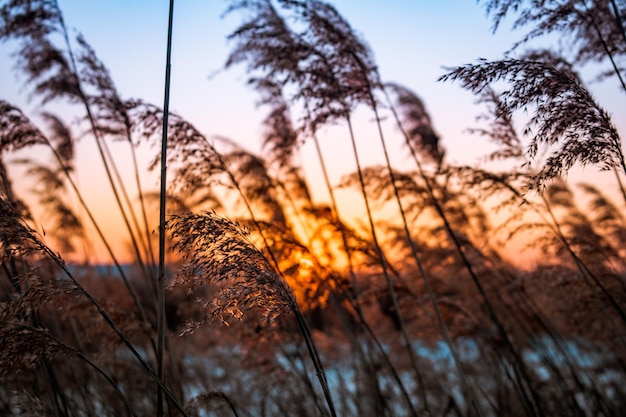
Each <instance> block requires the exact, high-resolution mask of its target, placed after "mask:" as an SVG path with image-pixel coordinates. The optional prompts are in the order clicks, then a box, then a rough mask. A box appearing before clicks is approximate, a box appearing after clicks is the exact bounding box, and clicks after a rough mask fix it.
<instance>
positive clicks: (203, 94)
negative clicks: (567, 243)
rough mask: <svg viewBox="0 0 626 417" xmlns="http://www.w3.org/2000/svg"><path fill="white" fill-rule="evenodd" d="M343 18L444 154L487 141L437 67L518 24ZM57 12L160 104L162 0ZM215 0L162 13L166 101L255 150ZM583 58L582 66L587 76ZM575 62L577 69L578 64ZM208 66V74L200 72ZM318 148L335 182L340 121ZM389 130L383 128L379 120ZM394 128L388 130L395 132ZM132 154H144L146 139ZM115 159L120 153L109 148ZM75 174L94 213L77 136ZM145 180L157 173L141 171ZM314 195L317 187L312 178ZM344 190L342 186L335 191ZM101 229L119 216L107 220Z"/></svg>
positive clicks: (21, 95) (615, 108)
mask: <svg viewBox="0 0 626 417" xmlns="http://www.w3.org/2000/svg"><path fill="white" fill-rule="evenodd" d="M332 3H333V4H334V5H335V6H336V7H337V9H338V10H339V12H340V13H342V14H343V16H344V17H345V18H346V19H347V20H348V21H349V22H350V23H351V24H352V26H353V28H354V29H355V30H356V31H357V33H359V34H360V35H361V36H362V37H363V38H364V39H365V40H366V41H367V42H368V43H369V45H370V47H371V48H372V50H373V52H374V55H375V57H376V60H377V63H378V65H379V69H380V73H381V76H382V77H383V79H384V80H385V81H394V82H398V83H400V84H403V85H405V86H407V87H409V88H410V89H412V90H413V91H415V92H416V93H417V94H418V95H419V96H420V97H421V98H422V99H423V100H424V102H425V104H426V106H427V109H428V110H429V112H430V114H431V116H432V119H433V123H434V126H435V128H436V130H437V131H438V132H439V133H440V135H441V137H442V144H443V146H444V147H445V148H446V151H447V158H448V161H449V162H456V163H463V164H476V163H478V161H479V159H480V157H481V156H483V155H485V154H486V153H487V152H488V151H489V149H490V148H489V144H488V143H487V142H486V141H485V140H484V139H480V138H475V137H472V136H470V135H469V134H467V133H466V132H465V129H467V128H469V127H472V126H475V125H476V122H475V118H476V116H478V115H479V113H480V112H481V109H480V108H478V107H476V106H475V105H474V104H473V103H474V101H475V97H473V96H472V94H471V93H469V92H467V91H465V90H463V89H462V88H461V87H460V86H459V85H458V84H451V83H446V84H443V83H440V82H437V78H438V77H439V76H441V75H442V74H444V73H445V72H446V70H445V67H452V66H455V65H461V64H465V63H470V62H474V61H475V60H476V59H477V58H479V57H480V58H487V59H498V58H501V57H502V56H503V53H504V52H505V51H507V50H508V49H509V48H510V47H511V46H512V45H513V43H514V42H515V41H516V40H518V39H520V38H521V37H522V35H523V33H522V32H519V31H518V32H511V31H510V30H509V25H506V24H504V25H503V26H502V27H501V29H500V30H499V31H498V32H497V33H496V34H495V35H494V34H493V33H492V31H491V22H490V21H489V19H488V18H487V16H486V14H485V10H484V8H483V7H482V5H478V4H476V2H475V1H473V0H437V1H428V0H393V1H387V2H383V1H380V0H337V1H334V2H332ZM59 4H60V6H61V8H62V10H63V12H64V16H65V19H66V23H67V25H68V26H69V27H71V28H73V30H78V31H80V32H81V33H83V35H84V36H85V38H86V39H87V41H88V42H89V43H90V44H91V45H92V46H93V48H94V49H95V51H96V53H97V54H98V56H99V57H100V59H101V60H102V61H103V62H104V63H105V64H106V65H107V67H108V68H109V70H110V72H111V75H112V77H113V79H114V81H115V83H116V85H117V87H118V90H119V91H120V92H121V94H122V96H123V97H124V98H134V97H138V98H143V99H145V100H147V101H150V102H153V103H155V104H158V105H162V102H163V80H164V65H165V43H166V31H167V12H168V6H169V2H168V1H166V0H149V1H148V0H133V1H128V0H106V1H105V0H102V1H100V0H90V1H85V0H59ZM226 5H227V2H226V1H218V0H214V1H199V0H187V1H178V2H176V5H175V13H174V35H173V40H174V42H173V61H172V63H173V65H172V90H171V102H170V103H171V104H170V106H171V109H172V110H173V111H175V112H177V113H179V114H181V115H183V116H184V117H186V118H187V119H188V120H189V121H191V122H192V123H194V124H195V125H196V127H198V128H199V130H200V131H202V132H203V133H205V134H207V135H222V136H227V137H230V138H232V139H234V140H236V141H237V142H239V143H241V144H243V145H244V146H245V147H247V148H248V149H251V150H253V151H259V150H260V137H261V134H262V127H261V124H260V122H261V120H262V119H263V117H264V116H265V110H264V109H259V108H257V107H256V101H257V99H258V95H257V94H256V93H255V92H253V91H252V90H251V89H249V88H248V87H247V86H246V85H245V79H246V74H245V71H244V68H235V69H234V70H229V71H227V72H225V71H223V70H222V68H223V64H224V62H225V59H226V56H227V55H228V52H229V44H228V42H227V40H226V38H225V37H226V35H227V34H228V33H229V32H230V31H231V30H232V29H233V28H234V27H235V26H236V25H237V23H238V22H239V21H240V17H239V15H228V16H226V17H222V14H223V11H224V9H225V8H226ZM12 46H13V45H10V44H4V45H0V56H1V57H2V59H1V60H0V90H1V91H0V96H2V98H4V99H6V100H8V101H9V102H11V103H13V104H16V105H18V106H20V107H22V108H23V109H24V110H25V111H26V112H27V113H28V114H34V113H33V111H34V110H36V109H37V107H36V105H35V104H36V103H28V101H27V94H26V93H27V91H28V90H24V88H23V87H22V85H21V83H20V79H19V77H18V78H16V75H15V73H14V71H13V70H12V62H13V59H12V58H11V56H10V53H11V50H12ZM593 73H594V69H593V68H591V69H590V70H589V71H588V74H589V77H587V78H588V79H591V78H592V76H591V75H592V74H593ZM584 74H585V73H583V75H584ZM209 76H210V77H209ZM592 91H593V92H594V94H595V95H596V97H597V99H598V100H599V101H600V103H602V104H603V105H605V106H606V108H607V109H608V110H609V112H610V113H612V114H613V115H614V120H615V123H616V124H617V126H618V128H619V129H620V130H621V131H622V132H623V131H626V130H625V129H626V106H624V99H625V98H626V97H625V96H624V94H623V93H622V92H620V90H619V87H618V84H617V81H616V80H614V79H610V80H608V81H606V82H604V83H595V84H593V85H592ZM48 109H49V110H53V111H57V112H60V113H61V114H64V112H68V110H67V106H59V105H57V104H55V103H52V105H51V106H49V107H48ZM371 118H372V115H371V114H367V113H363V114H360V113H359V115H358V116H357V121H359V124H358V125H357V127H356V131H357V132H356V133H357V138H361V141H360V144H359V152H360V154H361V156H362V158H363V163H364V164H366V165H367V164H379V163H383V160H382V156H381V152H380V148H379V147H378V145H377V141H378V139H377V137H376V136H371V135H373V134H374V133H375V132H374V129H373V125H371V124H369V123H368V121H369V120H371ZM323 133H324V134H325V135H326V137H325V138H323V139H322V140H323V142H322V143H323V145H325V147H324V149H325V151H324V152H325V156H326V157H327V158H328V160H329V169H330V173H331V176H332V178H333V181H334V182H335V183H336V182H337V181H338V180H339V178H340V177H341V175H342V174H345V173H348V172H352V171H353V170H354V165H353V164H352V162H351V161H352V157H351V156H350V150H349V149H350V148H349V142H348V139H347V136H346V130H345V127H344V126H338V127H337V128H332V129H327V131H325V132H323ZM390 134H394V132H393V131H390ZM396 136H397V134H396ZM400 143H401V142H400V140H399V138H397V141H395V142H394V141H392V142H391V148H392V159H393V160H394V163H395V164H397V165H398V166H402V165H403V164H404V163H405V162H407V158H406V155H405V154H406V152H404V151H403V150H402V147H401V144H400ZM148 151H149V152H148V153H146V154H145V155H144V157H145V158H144V160H143V162H145V161H147V160H148V159H149V157H152V156H153V155H154V152H155V151H156V150H155V149H149V150H148ZM119 152H120V153H119V158H120V159H119V161H121V164H120V165H121V166H124V165H126V164H127V163H130V162H129V159H128V158H127V157H126V156H125V151H124V150H123V149H122V148H120V149H119ZM78 160H79V169H78V173H79V181H80V183H81V186H82V187H83V188H84V189H85V194H86V196H87V198H88V200H89V201H91V202H92V204H93V205H94V206H96V207H97V208H96V212H97V213H98V214H99V216H101V217H102V218H103V219H104V218H105V217H106V216H107V213H110V212H111V211H112V208H111V207H110V204H111V203H106V202H103V200H102V198H103V197H106V198H107V200H106V201H109V202H110V201H112V200H111V199H110V196H107V191H106V190H107V189H108V186H107V185H106V183H105V182H104V181H103V178H104V175H103V171H102V170H101V168H99V167H100V163H99V161H98V160H97V158H96V152H95V150H94V147H93V144H91V143H90V141H89V139H85V140H83V141H81V145H80V147H79V149H78ZM302 164H303V166H304V168H305V170H306V172H307V174H308V175H309V176H310V177H311V178H316V177H319V169H318V167H317V163H316V159H315V154H314V153H313V152H312V148H311V147H310V146H308V145H305V147H304V149H303V151H302ZM596 171H597V169H595V168H588V169H587V170H586V171H585V174H584V175H585V178H589V176H592V177H593V178H594V179H595V181H596V183H597V182H598V181H600V182H602V181H607V186H610V184H609V182H611V181H612V177H611V176H610V175H597V174H596ZM145 186H146V188H147V189H153V190H156V189H157V188H158V179H157V178H156V177H152V178H150V179H149V180H147V181H146V184H145ZM319 189H320V191H319V192H318V194H317V195H316V197H318V198H319V199H321V200H324V199H326V195H325V193H324V191H323V189H322V188H321V187H320V188H319ZM346 198H347V197H346ZM107 221H108V222H109V223H107V224H110V225H111V226H110V230H111V229H116V228H119V222H117V223H115V222H114V221H113V220H107Z"/></svg>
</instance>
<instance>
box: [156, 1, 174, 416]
mask: <svg viewBox="0 0 626 417" xmlns="http://www.w3.org/2000/svg"><path fill="white" fill-rule="evenodd" d="M173 21H174V0H170V8H169V17H168V22H167V57H166V63H165V93H164V99H163V129H162V133H163V136H162V138H161V190H160V196H159V280H158V290H157V300H158V311H157V338H158V341H157V377H158V379H159V381H161V382H163V362H164V361H163V357H164V351H165V212H166V210H165V209H166V200H167V199H166V194H167V178H166V175H167V129H168V121H169V118H168V116H169V107H170V83H171V77H170V75H171V71H172V28H173ZM157 416H158V417H163V392H162V390H161V387H160V386H159V390H158V393H157Z"/></svg>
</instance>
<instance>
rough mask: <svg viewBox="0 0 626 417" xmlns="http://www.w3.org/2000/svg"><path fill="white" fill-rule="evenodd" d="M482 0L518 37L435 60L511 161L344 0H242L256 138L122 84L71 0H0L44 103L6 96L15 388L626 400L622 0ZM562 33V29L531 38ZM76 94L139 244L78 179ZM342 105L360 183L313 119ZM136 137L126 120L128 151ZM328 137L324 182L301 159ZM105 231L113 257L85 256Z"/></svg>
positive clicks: (552, 403)
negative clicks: (462, 139) (160, 214)
mask: <svg viewBox="0 0 626 417" xmlns="http://www.w3.org/2000/svg"><path fill="white" fill-rule="evenodd" d="M479 3H480V4H479V6H483V7H485V8H486V10H487V13H488V15H489V16H490V17H491V19H492V21H493V29H494V31H497V30H499V26H500V24H501V23H502V22H504V21H505V20H509V19H511V20H512V21H513V24H514V25H515V27H516V29H517V30H519V31H520V32H521V33H522V34H521V40H520V42H519V43H518V44H516V45H513V47H512V49H511V51H510V52H509V54H508V55H507V58H505V59H503V60H500V61H486V60H478V61H477V62H476V63H474V64H468V65H463V66H459V67H457V68H451V69H449V70H448V71H447V73H445V74H442V76H441V79H440V81H441V82H456V83H458V84H460V85H461V86H462V87H464V88H466V89H468V90H470V91H472V92H474V93H475V94H476V97H477V109H478V110H476V112H477V113H480V112H483V114H482V115H480V116H479V121H480V122H479V123H478V125H479V127H469V128H470V129H471V131H472V132H473V133H474V134H477V135H479V136H483V137H484V138H485V139H487V140H489V141H491V142H492V143H494V144H495V145H496V148H495V150H494V151H493V152H492V153H490V154H489V155H487V157H488V159H489V160H491V161H497V162H498V164H497V166H498V167H502V166H507V167H508V168H507V169H505V170H504V169H499V170H490V169H488V168H485V166H482V167H481V168H479V167H473V166H457V165H455V164H453V163H450V162H449V160H448V159H447V157H446V147H445V141H444V139H442V138H440V136H439V135H438V133H437V130H436V127H435V126H434V125H433V123H432V119H431V117H430V115H429V113H428V111H427V106H426V104H425V103H424V102H423V100H422V99H421V98H420V97H419V96H418V95H417V94H416V93H414V92H412V91H411V90H410V89H408V88H406V87H404V86H402V85H401V84H399V83H396V82H388V81H386V80H384V79H383V78H382V76H381V74H379V72H378V69H377V66H376V63H375V61H374V59H373V55H372V52H371V51H370V49H369V47H368V46H367V44H366V43H365V41H364V40H363V39H361V38H360V37H359V36H357V35H356V34H355V32H354V31H353V29H352V27H351V26H350V24H349V23H348V21H346V20H345V18H344V17H343V16H342V15H341V14H340V13H339V12H338V10H337V9H336V8H335V7H334V6H333V5H331V4H329V3H326V2H324V1H319V0H231V1H229V2H228V6H227V9H226V13H227V14H228V15H230V16H238V17H239V18H240V19H241V20H240V23H239V25H238V26H237V27H236V29H235V30H233V31H232V33H231V34H230V35H229V40H230V42H231V45H232V50H231V53H230V55H229V57H228V59H227V61H226V62H225V68H226V69H230V68H231V67H235V66H243V67H244V68H245V69H246V74H247V77H248V78H247V80H246V81H247V83H248V84H249V85H250V86H251V87H252V88H253V89H254V90H255V91H256V92H258V97H259V100H260V103H261V106H260V107H259V109H260V111H263V112H264V114H265V115H266V118H265V119H264V121H263V128H264V129H263V131H264V135H263V137H262V141H263V150H264V151H263V153H262V154H261V155H257V154H254V153H252V152H250V151H248V150H246V149H245V148H243V147H242V146H240V145H239V144H238V143H237V142H236V141H234V140H231V139H228V138H224V137H211V136H207V135H206V134H205V133H203V132H200V131H199V130H198V129H196V127H195V126H194V125H193V124H192V122H190V121H188V120H186V119H185V118H184V116H182V115H178V114H174V113H170V114H167V118H165V117H164V111H163V109H162V108H161V107H159V106H158V105H154V104H152V103H148V102H146V101H144V100H142V99H126V98H123V96H122V95H121V93H120V92H118V91H117V89H116V87H115V84H114V82H113V80H112V78H111V76H110V74H109V72H108V70H107V68H106V66H105V64H104V63H102V62H101V61H100V60H99V58H98V56H97V54H96V51H94V49H93V48H92V47H91V46H90V45H89V43H88V41H87V40H86V39H85V38H84V37H83V36H82V35H80V34H77V35H74V33H75V31H70V30H69V29H68V27H67V26H66V23H65V21H64V18H63V14H62V11H61V9H60V8H59V5H58V4H57V2H56V1H55V0H45V1H44V0H5V1H0V39H2V40H3V41H5V42H11V45H13V46H14V47H15V59H16V67H15V68H16V71H18V72H19V73H20V74H21V75H22V78H23V79H24V80H25V87H26V90H27V91H28V92H29V93H30V94H32V96H33V97H34V99H35V100H37V101H38V103H39V104H40V107H41V117H40V118H39V119H38V120H40V121H41V123H42V124H41V125H38V124H36V123H35V122H34V121H33V120H32V118H31V117H30V116H29V115H27V114H25V113H24V112H23V111H22V110H21V109H19V108H17V107H16V106H15V105H13V104H12V103H9V102H7V101H6V100H4V99H1V98H0V180H1V182H0V211H1V213H0V257H1V260H2V269H1V270H0V415H3V416H4V415H6V416H57V417H61V416H63V417H73V416H96V415H97V416H152V415H158V416H164V415H167V416H177V415H182V416H192V415H193V416H196V415H197V416H232V415H235V416H278V415H281V416H287V415H289V416H433V417H435V416H436V417H439V416H485V417H486V416H536V417H542V416H546V417H547V416H559V415H562V416H581V417H582V416H621V415H623V411H622V410H624V409H626V403H625V399H626V362H625V360H626V349H625V344H626V303H625V301H626V291H625V289H626V281H625V280H626V268H625V266H626V265H625V260H626V220H625V218H624V204H626V191H625V189H624V187H623V180H624V178H625V175H626V164H625V161H624V154H623V151H622V140H621V137H620V132H619V131H618V130H617V128H616V127H615V125H614V123H613V121H612V120H611V115H610V114H609V113H608V112H607V111H606V110H605V109H604V108H603V107H602V105H601V103H599V102H597V100H596V99H595V98H594V96H593V95H592V94H591V93H590V92H589V90H588V89H587V87H586V85H585V81H584V80H583V79H582V78H581V76H580V75H579V71H580V70H581V69H582V68H584V67H585V65H587V64H589V63H591V62H601V63H603V64H604V66H603V67H602V68H606V70H605V71H604V72H602V73H601V74H599V75H598V78H599V79H600V80H601V81H602V82H605V83H614V84H615V83H616V84H617V85H618V88H619V89H620V90H622V91H623V92H626V84H625V83H624V77H625V76H626V71H624V69H623V68H624V63H625V62H624V58H625V56H626V30H625V26H624V20H625V19H626V4H625V3H624V1H617V0H615V1H612V0H587V1H585V0H577V1H575V0H557V1H551V2H544V1H535V0H528V1H504V0H491V1H481V2H479ZM479 6H477V7H479ZM545 35H551V36H558V37H559V42H561V43H562V44H563V45H567V48H566V51H567V54H561V53H559V52H556V51H554V50H549V49H542V50H539V49H530V48H528V45H530V41H533V40H534V39H536V38H541V37H543V36H545ZM533 44H534V43H533ZM61 103H62V104H63V106H67V104H71V105H73V106H75V108H76V109H77V111H80V112H81V114H82V116H83V119H82V121H81V125H80V128H82V129H83V131H82V132H80V136H82V137H83V139H82V140H93V141H94V143H95V145H96V149H97V152H98V157H99V158H100V161H101V163H102V164H103V166H104V168H105V170H104V172H105V174H106V176H107V181H108V183H109V185H110V187H111V190H112V191H113V196H114V201H111V202H110V203H109V204H110V210H111V211H116V212H117V213H119V216H121V218H122V219H123V224H124V227H125V231H126V233H127V236H128V242H129V247H130V248H131V251H132V254H133V257H134V262H133V264H132V265H131V266H130V267H129V266H128V265H122V264H121V263H120V262H119V261H118V259H117V258H116V255H115V253H116V251H115V250H114V249H115V246H117V245H119V244H120V242H113V241H111V240H110V236H108V235H107V230H104V229H103V228H102V227H101V226H100V225H99V223H98V219H97V218H96V217H95V216H94V215H93V214H92V211H91V208H90V207H89V205H88V204H87V203H86V202H85V200H84V199H83V196H82V194H81V190H80V187H79V185H78V181H77V173H76V170H75V164H76V160H75V159H76V157H75V152H74V150H75V149H74V148H75V145H76V137H77V136H79V133H78V132H76V131H74V130H76V128H72V127H71V126H70V124H69V123H68V121H66V120H64V119H63V117H62V116H59V115H58V114H56V113H55V106H58V105H59V104H61ZM478 106H480V107H478ZM357 110H358V111H363V112H369V114H370V115H371V117H370V120H371V125H370V126H369V128H370V129H372V131H374V132H376V135H375V138H376V140H377V141H379V142H380V145H381V147H382V149H383V153H384V155H383V156H384V164H382V165H377V166H365V165H363V164H362V163H361V161H360V159H359V149H361V147H362V146H363V142H362V139H361V138H360V137H359V136H358V135H357V134H356V133H355V129H354V126H353V116H354V114H355V111H357ZM524 112H526V116H525V121H524V125H523V126H519V121H518V118H516V115H518V114H519V113H524ZM164 119H165V121H164ZM390 121H391V122H392V123H393V125H394V126H395V130H394V132H395V133H394V134H393V135H390V134H389V133H388V132H387V131H388V129H383V124H385V123H387V124H388V123H389V122H390ZM331 124H332V125H337V126H338V127H340V128H344V129H345V130H344V131H345V140H346V141H348V142H349V143H350V144H351V146H352V148H351V149H352V150H353V158H354V162H355V166H356V170H355V172H354V173H352V174H349V175H346V176H344V177H343V178H342V180H341V182H340V183H339V184H332V183H331V181H330V179H329V176H328V173H327V171H326V165H327V164H326V161H325V158H324V151H325V150H327V149H328V148H329V147H331V145H330V144H325V143H323V142H322V141H321V140H320V135H318V132H320V130H321V129H322V128H324V127H326V126H328V125H331ZM164 125H166V130H165V131H166V133H167V149H168V152H167V169H168V171H167V172H168V179H169V181H168V184H167V185H168V187H167V192H166V193H160V192H154V191H152V190H147V189H145V186H144V185H143V184H142V180H144V181H145V178H146V175H148V174H149V173H150V172H151V171H152V172H155V171H156V172H158V169H160V158H161V155H160V154H159V153H158V152H157V151H154V152H155V155H154V159H153V162H152V163H151V164H150V166H148V167H141V166H140V165H139V163H138V162H137V157H136V152H137V149H138V148H139V147H142V146H146V145H148V146H151V148H150V149H155V150H156V149H159V145H161V140H162V136H163V129H164ZM113 141H116V142H120V141H122V142H125V143H127V145H128V152H129V153H130V156H131V160H132V161H133V164H132V165H131V166H130V167H127V166H124V167H123V166H120V165H119V156H117V159H116V155H113V152H111V149H110V145H111V144H112V143H113ZM398 141H400V143H402V144H404V149H405V150H406V152H407V155H408V157H409V160H410V164H409V168H405V169H402V170H400V169H398V168H397V166H398V164H397V162H398V161H393V160H392V158H391V156H390V154H389V153H388V151H387V150H388V149H389V146H390V144H391V143H394V144H397V143H398ZM305 142H310V143H311V142H312V143H313V144H314V149H315V151H316V152H317V157H318V160H319V164H320V167H321V172H322V173H323V178H322V180H323V181H324V184H325V186H326V188H327V191H328V194H329V196H330V199H329V202H328V203H320V202H319V201H317V200H316V198H315V196H314V194H313V193H312V191H311V189H310V188H309V182H310V181H311V179H310V178H306V177H305V175H304V172H303V170H302V168H301V167H300V166H298V164H297V162H296V161H297V160H298V155H299V152H300V151H301V147H302V144H303V143H305ZM25 150H37V155H39V156H41V155H47V156H49V159H47V160H46V159H45V157H44V158H43V159H42V158H26V157H23V155H26V154H29V153H25V152H24V151H25ZM16 154H17V155H22V156H20V157H19V158H16V157H15V156H14V155H16ZM577 165H582V166H587V165H589V166H592V167H595V168H596V169H601V170H605V171H607V175H609V176H610V178H611V179H612V180H613V179H614V183H615V185H614V186H613V187H614V190H615V191H616V192H615V193H612V194H615V195H618V198H613V197H614V196H613V195H610V196H607V195H606V194H605V193H607V191H608V189H607V187H606V186H605V185H602V186H600V185H599V184H592V183H582V184H572V183H569V182H567V181H566V180H565V176H566V174H567V172H568V171H569V170H570V169H571V168H572V167H574V166H577ZM16 166H19V168H20V169H21V170H22V171H23V172H25V176H24V178H20V179H19V183H20V186H16V185H15V184H16V182H17V181H16V179H15V178H13V177H12V176H11V173H12V172H13V171H12V169H14V168H15V167H16ZM125 178H132V180H131V181H130V182H128V180H127V179H125ZM27 183H28V184H34V185H33V187H32V189H31V190H30V194H26V192H25V191H24V190H25V189H26V188H27V187H25V186H24V185H23V184H27ZM128 189H137V190H139V195H130V193H129V192H128ZM338 189H351V190H353V191H356V193H357V194H356V195H358V196H359V198H360V199H361V201H363V203H364V207H365V214H364V217H363V218H362V219H358V221H356V222H352V221H350V219H349V218H348V217H349V216H348V215H347V214H346V213H345V208H344V207H342V206H341V205H339V204H337V199H336V198H335V195H336V193H337V191H338ZM608 192H609V193H611V191H608ZM29 196H30V200H29V199H28V197H29ZM32 196H34V197H35V200H33V199H32ZM26 201H34V203H35V204H36V207H35V206H33V207H29V205H28V204H27V203H26ZM159 203H161V204H166V207H167V214H168V215H167V223H166V231H167V247H166V248H165V252H161V251H160V249H159V247H158V245H157V240H158V234H157V233H158V232H157V233H155V232H154V231H155V230H157V228H158V219H157V218H156V216H155V215H154V213H155V211H156V210H155V207H157V206H158V205H159ZM35 208H36V210H35ZM34 213H43V217H41V218H38V217H37V216H35V214H34ZM390 213H391V214H390ZM494 213H495V214H496V215H494ZM44 230H45V232H44ZM39 231H41V232H39ZM96 242H97V244H98V245H100V246H102V247H104V248H105V250H106V252H107V254H108V256H110V259H111V267H110V270H108V271H105V270H103V269H102V268H101V267H99V266H98V265H95V264H93V263H92V262H90V259H91V257H92V255H93V247H94V245H95V244H96ZM509 242H517V244H518V245H519V244H520V243H519V242H522V243H523V244H524V245H525V249H528V250H529V251H533V252H535V253H540V254H541V256H539V258H538V259H537V260H535V261H533V263H532V264H529V266H528V267H527V268H520V267H518V266H516V265H517V264H516V265H514V264H512V263H510V262H509V261H508V260H507V257H506V256H504V254H503V252H502V247H504V246H506V244H507V243H509ZM161 256H164V257H165V259H166V260H167V274H166V285H167V293H166V297H165V300H164V301H165V306H164V314H165V315H164V317H162V318H161V315H160V311H161V306H162V304H161V302H162V301H163V299H160V298H161V297H159V295H158V294H159V288H158V285H159V284H158V281H159V279H158V278H159V277H158V270H157V264H158V259H159V258H160V257H161ZM519 256H520V257H523V256H528V255H526V253H525V252H521V253H520V255H519ZM69 258H71V259H78V258H80V259H84V262H83V263H82V264H81V265H68V264H66V261H65V260H66V259H69ZM161 323H164V325H163V326H162V325H160V324H161ZM163 337H165V349H164V350H162V349H160V348H159V343H160V340H162V338H163Z"/></svg>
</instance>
